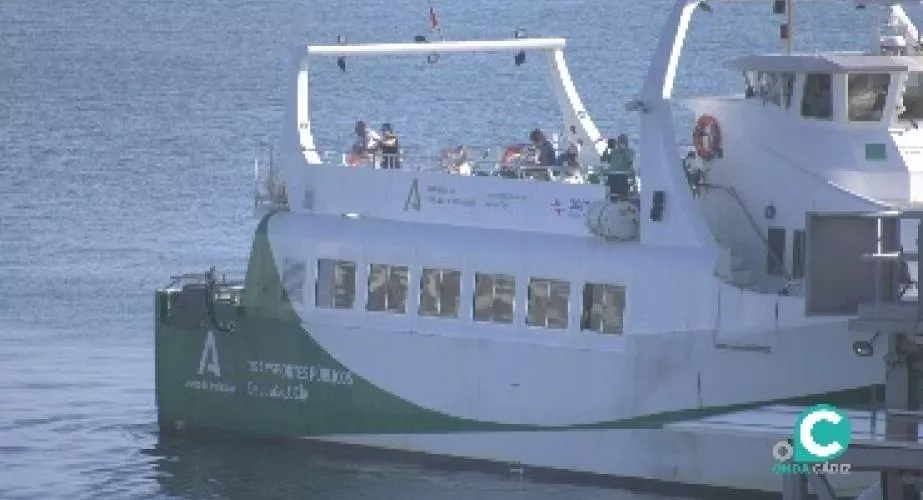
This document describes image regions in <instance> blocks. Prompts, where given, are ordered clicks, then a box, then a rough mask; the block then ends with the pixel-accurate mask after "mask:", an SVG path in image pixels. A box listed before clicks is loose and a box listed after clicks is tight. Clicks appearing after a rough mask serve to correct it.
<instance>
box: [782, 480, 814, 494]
mask: <svg viewBox="0 0 923 500" xmlns="http://www.w3.org/2000/svg"><path fill="white" fill-rule="evenodd" d="M782 498H783V499H784V500H808V498H810V495H809V494H808V478H807V477H805V476H804V475H803V474H786V475H783V476H782Z"/></svg>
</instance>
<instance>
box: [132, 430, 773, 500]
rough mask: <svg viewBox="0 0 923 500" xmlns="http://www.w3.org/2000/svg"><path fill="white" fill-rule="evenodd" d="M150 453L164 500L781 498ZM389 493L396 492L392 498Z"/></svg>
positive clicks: (361, 455)
mask: <svg viewBox="0 0 923 500" xmlns="http://www.w3.org/2000/svg"><path fill="white" fill-rule="evenodd" d="M143 453H144V454H145V455H147V456H149V457H150V458H151V461H152V464H153V469H154V471H153V472H154V479H155V480H156V481H157V483H158V485H159V488H160V490H161V492H162V493H165V494H168V495H170V496H176V497H179V498H183V499H189V500H192V499H199V498H226V499H233V500H244V499H247V500H249V499H260V500H270V499H295V498H349V499H354V498H364V497H366V496H368V497H369V498H401V499H412V498H433V496H432V495H437V497H438V496H441V495H443V494H446V495H449V494H456V495H457V494H464V496H468V495H469V494H470V495H477V496H478V497H480V499H481V500H487V499H490V498H494V497H495V498H498V499H499V498H503V499H508V498H518V497H525V496H528V497H529V498H547V499H549V500H550V499H555V498H565V497H566V498H573V497H574V495H575V494H578V495H579V497H580V498H587V499H592V498H596V497H599V498H606V499H615V500H620V499H623V498H624V499H628V498H631V499H645V498H649V499H651V500H662V499H677V500H683V499H688V500H693V499H708V500H738V499H739V500H743V499H750V500H760V499H764V498H765V499H770V498H772V499H777V498H778V494H768V493H763V492H754V491H739V490H727V489H721V488H712V487H703V486H689V485H679V484H671V483H663V482H657V481H644V480H638V479H630V478H629V479H622V478H614V477H611V476H600V475H594V474H587V473H571V472H566V471H556V470H546V469H541V468H534V467H526V468H523V467H521V466H517V465H515V464H506V463H497V462H487V461H484V460H465V459H459V458H452V457H437V456H432V455H426V454H417V453H409V452H394V451H386V450H375V449H369V448H365V447H354V446H349V445H340V444H328V443H318V442H292V441H291V440H281V439H270V438H262V437H251V436H244V435H240V434H229V433H222V432H216V431H197V432H196V433H188V434H185V435H183V436H175V435H166V434H162V435H160V436H158V437H157V440H156V443H155V444H154V446H153V447H152V448H150V449H147V450H144V451H143ZM592 487H596V488H599V489H595V490H594V489H592ZM614 490H619V491H614ZM384 491H389V493H388V494H387V495H384V496H382V493H384ZM465 492H467V493H465ZM613 494H615V496H614V497H613ZM623 495H624V496H623Z"/></svg>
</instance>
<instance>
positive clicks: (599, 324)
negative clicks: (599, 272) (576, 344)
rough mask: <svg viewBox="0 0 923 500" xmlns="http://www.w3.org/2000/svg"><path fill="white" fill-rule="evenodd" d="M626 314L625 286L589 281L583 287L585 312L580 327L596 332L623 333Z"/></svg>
mask: <svg viewBox="0 0 923 500" xmlns="http://www.w3.org/2000/svg"><path fill="white" fill-rule="evenodd" d="M624 314H625V287H622V286H616V285H608V284H603V283H587V284H586V285H584V287H583V314H582V315H581V317H580V329H581V330H583V331H590V332H596V333H608V334H620V333H622V318H623V316H624Z"/></svg>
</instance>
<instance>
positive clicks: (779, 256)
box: [766, 227, 785, 276]
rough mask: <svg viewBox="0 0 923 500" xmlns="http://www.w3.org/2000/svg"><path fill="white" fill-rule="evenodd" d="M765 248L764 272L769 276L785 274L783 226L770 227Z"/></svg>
mask: <svg viewBox="0 0 923 500" xmlns="http://www.w3.org/2000/svg"><path fill="white" fill-rule="evenodd" d="M768 235H769V236H768V238H767V242H768V247H767V248H766V272H767V273H768V274H769V275H770V276H783V275H785V228H784V227H770V228H769V233H768Z"/></svg>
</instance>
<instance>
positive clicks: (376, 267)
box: [156, 0, 923, 491]
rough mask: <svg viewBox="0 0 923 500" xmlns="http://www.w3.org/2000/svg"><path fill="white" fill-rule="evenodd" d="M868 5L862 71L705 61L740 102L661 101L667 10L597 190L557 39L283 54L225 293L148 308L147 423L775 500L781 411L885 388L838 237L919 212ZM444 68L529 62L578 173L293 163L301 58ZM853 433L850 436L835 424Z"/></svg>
mask: <svg viewBox="0 0 923 500" xmlns="http://www.w3.org/2000/svg"><path fill="white" fill-rule="evenodd" d="M777 3H778V2H777ZM866 3H882V2H866ZM886 3H887V4H888V5H886V6H885V7H884V10H886V11H887V12H886V14H887V15H886V23H885V26H884V28H886V29H888V30H890V31H889V32H888V33H881V34H880V36H877V37H876V41H877V42H878V43H877V45H876V46H875V47H873V48H872V50H870V51H867V52H850V53H842V52H836V53H833V52H831V53H820V52H812V53H796V52H793V51H792V50H791V46H790V43H791V36H788V37H786V38H785V39H784V42H785V43H786V44H787V47H786V50H784V51H783V52H782V53H780V54H769V55H748V56H745V57H742V58H739V59H736V60H733V61H731V62H730V67H731V68H732V69H733V70H734V72H733V73H731V75H732V76H733V77H735V78H739V77H740V76H739V75H740V74H741V73H743V74H744V75H745V80H744V82H743V85H742V87H741V88H742V92H741V94H739V95H732V96H723V97H695V98H689V99H682V100H678V99H674V98H673V97H672V89H673V83H674V79H675V77H676V68H677V65H678V61H679V57H680V53H681V51H682V47H683V41H684V38H685V36H686V32H687V29H688V26H689V22H690V19H691V17H692V16H693V14H694V13H695V12H696V11H700V10H712V7H711V6H709V5H708V4H706V3H705V2H699V1H698V0H694V1H693V0H679V1H678V2H677V3H676V5H675V6H674V7H673V8H672V10H671V11H670V12H669V14H668V16H667V22H666V26H665V28H664V32H663V36H662V38H661V39H660V41H659V45H658V46H657V48H656V51H655V53H654V56H653V59H652V61H651V63H650V68H649V72H648V74H647V77H646V80H645V81H644V84H643V88H642V89H641V92H640V94H639V96H638V98H637V99H635V100H633V101H632V102H631V103H629V105H628V106H626V108H627V109H626V112H634V113H637V114H638V116H639V119H640V124H641V125H640V140H639V142H638V159H637V163H636V164H635V165H634V167H637V168H634V169H629V170H628V171H618V172H612V171H607V170H605V169H600V168H598V165H599V164H600V157H601V156H602V155H603V153H604V152H605V149H606V145H607V141H606V140H604V139H603V137H602V135H601V134H600V132H599V130H598V129H597V127H596V126H595V125H594V123H593V121H592V118H591V116H590V115H589V114H588V113H587V111H586V109H585V108H584V106H583V103H582V102H581V99H580V97H579V95H578V93H577V89H576V86H575V84H574V82H573V81H572V80H571V77H570V74H569V72H568V69H567V65H566V64H565V59H564V53H563V49H564V46H565V41H564V40H562V39H555V38H525V37H523V38H514V39H510V40H496V41H438V42H427V41H425V40H421V41H417V42H413V43H381V44H368V45H348V44H338V45H332V46H309V47H307V49H306V50H301V51H300V53H299V54H298V57H297V70H296V72H297V74H296V75H294V77H293V79H292V91H291V101H290V108H289V109H288V115H287V117H286V119H285V120H286V121H285V123H284V127H285V128H284V131H285V132H284V136H283V138H282V144H281V152H280V155H279V160H278V161H277V162H273V163H272V164H271V165H270V168H269V169H268V170H267V169H266V166H265V165H258V166H257V192H256V203H255V205H256V209H257V212H258V213H259V217H260V221H259V224H258V226H257V228H256V231H255V235H254V240H253V246H252V250H251V253H250V260H249V266H248V267H247V272H246V279H245V282H243V283H232V282H225V281H221V280H218V279H216V275H215V273H214V272H211V273H209V274H207V275H205V276H195V275H184V276H179V277H177V278H176V279H175V280H174V282H173V283H171V284H170V285H169V286H166V287H164V288H162V289H159V290H157V292H156V392H157V406H158V415H159V421H160V425H161V427H162V429H164V430H165V431H176V430H183V429H185V430H189V431H191V430H193V429H219V430H224V431H237V432H242V433H249V434H257V435H263V436H275V437H290V438H298V439H304V440H309V441H312V442H324V443H335V444H339V445H357V446H364V447H370V448H376V449H384V450H394V451H403V452H417V453H422V454H428V455H437V456H443V457H455V458H460V459H475V460H484V461H489V462H499V463H504V464H514V465H515V466H516V467H519V468H522V469H524V470H525V471H526V474H527V475H528V474H529V472H528V471H530V470H532V469H540V470H556V471H566V472H572V473H585V474H593V475H598V476H606V477H614V478H635V479H645V480H654V481H664V482H675V483H683V484H692V485H703V486H718V487H727V488H740V489H751V490H763V491H778V490H779V488H780V485H781V480H780V479H779V477H778V476H775V475H774V474H773V473H772V472H771V471H772V465H773V463H774V459H773V457H772V453H771V448H772V445H773V444H774V443H776V442H777V441H778V440H779V439H780V438H784V437H790V436H791V426H792V425H793V423H794V420H795V415H797V413H798V408H797V407H795V406H791V405H793V404H799V403H798V402H810V403H812V404H813V403H817V402H830V403H835V404H836V403H837V402H838V401H840V400H842V399H843V398H847V399H848V397H849V396H855V395H856V394H858V393H860V391H864V392H861V394H863V397H864V398H867V394H868V390H867V388H868V387H869V386H872V385H875V384H880V383H882V382H883V380H884V374H883V372H882V366H883V363H882V360H881V355H880V353H879V354H878V355H870V356H857V355H856V353H855V352H854V350H853V349H852V347H851V346H852V345H853V344H854V343H856V342H865V341H868V340H869V339H867V338H864V337H862V336H860V335H859V334H855V333H850V332H849V331H848V329H847V321H848V320H849V319H850V318H853V317H855V316H856V314H857V309H858V305H859V303H860V302H861V301H863V300H866V299H867V298H868V294H869V292H868V291H867V290H868V286H867V285H868V283H869V279H870V277H869V276H870V274H869V273H870V272H871V271H870V270H868V269H866V268H865V267H863V266H862V264H861V263H860V262H859V255H861V254H863V253H867V252H870V251H874V250H875V249H876V245H877V244H878V243H877V241H878V240H877V239H876V233H875V231H874V229H875V228H874V227H872V228H871V229H872V230H871V232H869V231H868V229H869V227H868V226H867V225H863V224H865V221H866V219H861V218H855V217H852V216H851V215H850V214H853V213H856V212H862V211H869V210H881V209H883V208H888V207H903V206H907V205H910V204H913V203H917V202H919V201H921V200H923V183H921V179H923V177H921V172H923V146H921V144H923V131H921V130H919V129H918V126H917V120H919V119H921V118H923V106H921V105H923V83H921V79H920V76H921V74H923V62H921V58H920V57H919V56H918V50H919V44H918V41H917V40H918V35H917V31H916V28H915V27H914V25H913V24H912V23H911V22H910V20H909V18H908V17H907V15H906V14H905V12H904V11H903V9H902V8H901V7H900V6H899V5H891V2H886ZM786 6H787V8H788V11H787V12H788V13H789V14H791V7H792V6H791V2H782V3H781V7H779V6H777V8H778V10H780V12H785V10H786ZM713 9H714V10H715V11H716V15H717V14H718V13H720V11H719V9H720V7H719V6H714V7H713ZM870 12H872V11H870ZM875 12H877V11H875ZM869 15H872V14H871V13H870V14H869ZM787 27H788V28H789V33H788V35H790V34H791V32H792V31H791V24H790V23H789V24H788V25H787ZM448 52H453V53H472V52H500V53H510V54H517V57H516V59H517V60H519V59H521V58H522V56H521V55H520V54H525V53H526V52H537V53H541V54H544V55H545V56H546V57H547V61H548V64H549V69H550V73H551V76H552V79H551V80H552V86H553V90H554V92H555V95H556V96H557V102H558V105H559V108H560V114H561V120H562V121H561V123H560V134H559V146H558V151H557V152H558V154H561V153H563V152H564V150H565V146H564V145H573V144H582V145H583V147H582V148H581V149H579V152H577V154H576V156H575V157H572V158H571V160H572V162H573V163H571V164H570V165H569V166H566V165H548V163H551V162H550V161H540V162H538V163H539V164H536V162H535V161H532V162H531V163H529V161H528V158H527V159H526V160H523V157H522V156H517V155H518V152H520V151H519V150H518V149H515V148H514V149H509V148H503V147H500V148H498V149H496V150H495V151H493V152H490V151H488V152H475V153H472V154H470V155H468V158H470V159H472V160H471V161H469V162H467V163H466V166H465V167H464V168H461V167H460V166H459V165H460V164H459V162H458V161H457V160H458V156H457V155H456V156H452V155H448V156H446V157H445V158H443V157H435V158H414V157H412V156H411V155H406V154H404V152H402V151H400V150H399V149H398V150H397V152H394V151H392V152H390V153H388V152H384V153H382V151H381V150H376V151H377V154H385V155H387V154H392V155H393V154H396V155H398V156H399V157H398V158H397V160H396V161H394V158H392V159H391V160H389V161H387V162H385V161H379V160H378V159H374V160H373V161H365V160H366V159H367V156H366V155H374V154H376V153H375V152H372V151H369V150H363V148H362V147H360V148H358V149H357V150H356V151H353V152H352V153H329V152H325V151H324V150H322V149H319V148H318V146H317V145H316V144H315V140H314V137H313V135H312V124H311V121H310V119H309V111H310V110H309V74H310V69H311V68H312V67H313V66H312V65H311V64H313V62H314V61H315V60H316V59H317V58H324V57H328V58H336V59H337V60H338V61H339V63H340V67H341V69H342V68H344V67H345V62H346V61H347V60H348V59H349V58H354V57H363V56H368V57H373V56H415V57H431V58H433V57H434V55H438V54H443V53H448ZM673 103H678V104H681V105H683V106H685V107H687V108H688V109H691V110H692V111H693V112H694V113H695V117H696V121H695V125H694V128H693V130H678V129H677V128H676V123H675V120H674V116H673V112H672V109H671V105H672V104H673ZM688 138H691V139H692V143H693V145H694V151H693V152H692V154H691V155H690V156H688V157H684V155H682V154H678V151H680V150H681V149H680V146H681V145H682V144H683V142H684V140H688ZM540 146H541V145H540ZM510 151H512V152H514V153H517V155H513V154H509V153H510ZM574 151H575V150H571V152H572V153H573V152H574ZM526 156H528V155H526ZM540 157H541V155H540ZM444 160H447V161H444ZM556 163H560V162H556ZM574 164H575V165H576V166H574ZM382 167H385V168H382ZM392 167H393V168H392ZM636 174H637V175H636ZM821 215H824V216H823V217H821ZM857 228H858V229H857ZM859 229H862V230H859ZM869 235H871V236H869ZM879 250H881V249H880V248H879ZM884 250H896V249H884ZM878 283H879V284H883V286H885V287H886V288H887V289H890V290H893V291H894V293H895V294H898V293H903V292H905V291H906V288H907V287H908V285H910V283H908V282H906V280H902V279H901V277H900V276H896V275H895V276H890V277H889V278H888V280H885V281H879V282H878ZM862 422H865V424H862ZM868 423H869V417H868V415H865V416H863V415H858V414H857V415H854V418H853V431H854V432H855V433H865V432H867V430H866V428H864V427H863V425H867V424H868ZM833 479H834V483H835V484H836V485H839V486H840V487H842V488H848V487H850V484H851V483H850V482H852V484H864V483H865V481H866V479H867V478H863V477H862V474H853V475H844V476H838V477H835V478H833Z"/></svg>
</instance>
